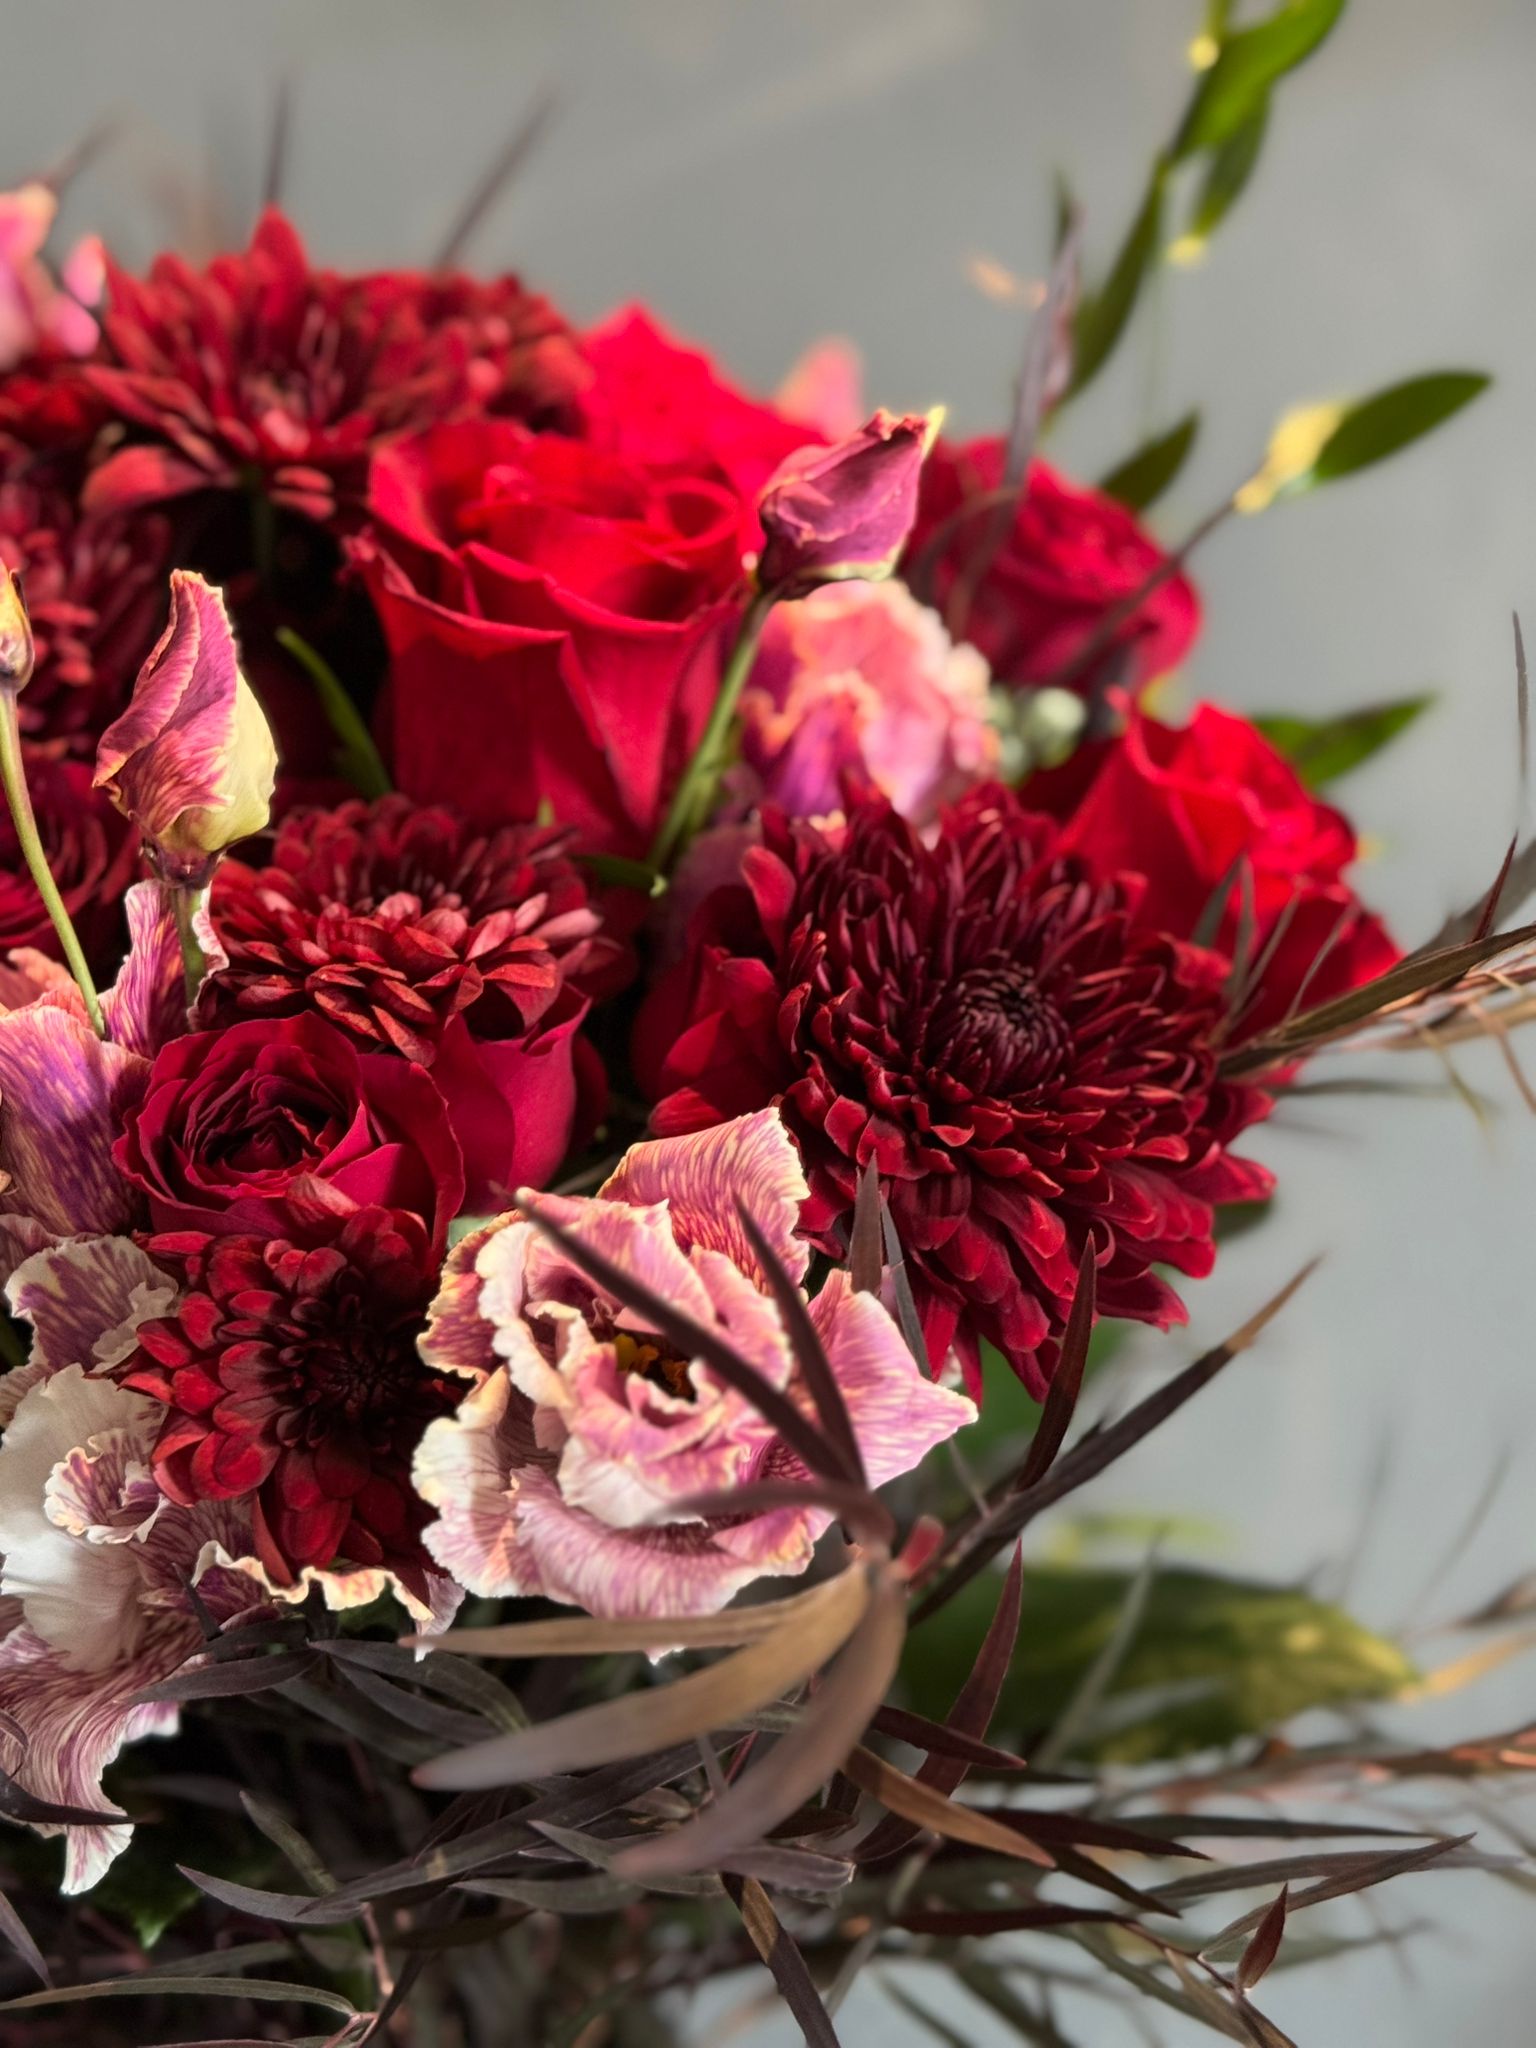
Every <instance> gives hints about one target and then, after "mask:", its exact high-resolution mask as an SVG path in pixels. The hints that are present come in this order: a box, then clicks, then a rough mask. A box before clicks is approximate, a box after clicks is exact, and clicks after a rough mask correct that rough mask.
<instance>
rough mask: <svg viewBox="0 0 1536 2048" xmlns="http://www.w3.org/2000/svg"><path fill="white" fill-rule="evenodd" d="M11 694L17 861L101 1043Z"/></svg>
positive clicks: (11, 799)
mask: <svg viewBox="0 0 1536 2048" xmlns="http://www.w3.org/2000/svg"><path fill="white" fill-rule="evenodd" d="M16 694H17V693H16V691H15V690H13V689H10V690H8V689H0V787H3V788H4V790H5V800H6V802H7V804H9V806H10V811H11V821H12V823H13V824H14V825H15V827H16V838H17V841H18V843H19V844H20V847H21V857H22V859H23V860H24V861H25V862H26V864H27V872H28V873H29V874H30V875H31V877H32V880H33V882H34V883H35V884H36V886H37V893H38V895H39V896H41V897H42V899H43V907H44V909H45V910H46V911H47V912H48V915H49V917H50V918H52V920H53V928H54V930H55V931H56V932H57V933H58V935H59V944H60V946H62V947H63V949H64V959H65V962H66V964H67V965H68V968H69V971H70V973H71V974H72V975H73V976H74V977H75V986H76V987H77V988H78V989H79V991H80V994H81V996H82V998H83V999H84V1002H85V1014H86V1015H87V1016H88V1017H89V1018H90V1020H91V1029H92V1030H93V1031H94V1032H95V1034H96V1036H97V1037H98V1038H105V1037H106V1035H107V1024H106V1019H105V1018H104V1017H103V1016H102V1014H101V998H100V997H99V996H98V995H97V993H96V984H95V982H94V981H93V980H92V979H91V970H90V968H89V967H88V966H87V964H86V958H85V953H84V950H83V949H82V947H81V944H80V940H79V938H78V937H77V935H76V932H75V927H74V925H73V924H72V923H71V922H70V916H69V912H68V911H67V910H66V909H65V908H64V898H63V897H62V896H61V895H60V894H59V890H58V884H57V883H56V882H55V881H54V879H53V874H52V871H51V870H50V868H49V866H48V856H47V854H46V853H45V852H44V851H43V842H42V840H41V839H40V838H39V837H38V831H37V819H36V817H35V816H34V814H33V810H32V798H31V797H30V795H29V794H28V792H27V777H26V771H25V769H24V768H23V767H22V763H21V723H20V720H19V719H18V718H17V715H16Z"/></svg>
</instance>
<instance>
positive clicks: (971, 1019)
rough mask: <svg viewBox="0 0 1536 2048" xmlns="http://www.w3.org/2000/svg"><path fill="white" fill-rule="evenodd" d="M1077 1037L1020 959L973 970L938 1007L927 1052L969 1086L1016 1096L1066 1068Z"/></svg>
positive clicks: (991, 962)
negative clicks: (1070, 1049)
mask: <svg viewBox="0 0 1536 2048" xmlns="http://www.w3.org/2000/svg"><path fill="white" fill-rule="evenodd" d="M1070 1043H1071V1035H1070V1033H1069V1031H1068V1029H1067V1026H1066V1024H1065V1022H1064V1021H1063V1019H1062V1016H1061V1013H1060V1011H1059V1010H1058V1009H1057V1008H1056V1005H1055V1004H1054V1003H1053V1002H1052V1000H1051V998H1050V996H1049V995H1048V994H1047V993H1046V991H1045V990H1044V989H1042V987H1041V986H1040V983H1039V981H1038V980H1037V979H1036V977H1035V976H1034V975H1033V974H1032V973H1031V972H1030V970H1029V969H1028V968H1027V967H1025V966H1023V965H1022V964H1021V963H1020V962H1019V961H1016V960H1008V959H993V960H987V961H984V962H983V963H982V964H981V965H980V966H977V967H972V968H968V969H967V970H966V972H965V973H964V974H961V975H959V976H958V977H957V978H956V980H955V981H954V982H953V983H952V984H951V986H950V988H949V989H948V990H947V991H946V992H945V994H944V995H943V997H942V998H941V999H940V1001H939V1003H938V1004H937V1006H936V1007H935V1009H934V1010H933V1012H932V1015H931V1017H930V1020H929V1026H928V1050H929V1054H930V1056H931V1057H932V1059H933V1060H934V1062H935V1064H939V1065H943V1066H944V1067H945V1068H946V1069H947V1070H948V1071H949V1072H950V1073H951V1074H953V1075H955V1077H956V1078H957V1079H960V1080H963V1081H965V1082H966V1083H967V1085H968V1086H970V1087H972V1088H976V1089H982V1090H985V1091H987V1092H988V1093H993V1094H1011V1095H1013V1094H1018V1093H1020V1092H1021V1091H1023V1090H1025V1089H1028V1088H1035V1087H1039V1086H1041V1085H1042V1084H1043V1083H1045V1082H1047V1081H1049V1080H1051V1079H1053V1078H1054V1077H1055V1075H1056V1074H1057V1073H1059V1072H1060V1069H1061V1066H1062V1062H1063V1060H1064V1059H1065V1057H1066V1054H1067V1051H1068V1048H1069V1046H1070Z"/></svg>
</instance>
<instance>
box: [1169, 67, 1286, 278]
mask: <svg viewBox="0 0 1536 2048" xmlns="http://www.w3.org/2000/svg"><path fill="white" fill-rule="evenodd" d="M1268 127H1269V94H1268V93H1265V94H1263V95H1262V96H1261V97H1260V98H1259V99H1258V100H1257V101H1256V102H1255V103H1254V106H1253V109H1252V111H1251V112H1250V113H1249V114H1248V115H1247V117H1246V118H1245V119H1244V120H1243V121H1241V122H1240V123H1239V124H1238V126H1237V127H1236V128H1234V129H1233V131H1232V133H1231V134H1230V135H1229V136H1228V137H1227V138H1226V140H1225V141H1224V142H1220V143H1218V144H1217V145H1216V147H1215V148H1214V149H1213V150H1212V151H1211V155H1210V159H1209V161H1208V162H1207V164H1206V166H1205V172H1204V175H1203V176H1202V178H1201V180H1200V189H1199V192H1198V193H1197V195H1196V198H1195V203H1194V206H1193V208H1192V209H1191V212H1190V216H1189V226H1188V227H1187V228H1186V229H1185V230H1184V233H1183V235H1182V236H1181V237H1180V242H1178V243H1175V244H1174V250H1173V253H1174V255H1175V256H1176V257H1177V256H1178V255H1179V253H1180V245H1181V244H1182V245H1183V246H1184V247H1185V248H1186V249H1198V248H1201V247H1203V245H1204V244H1205V243H1206V242H1207V241H1208V240H1209V239H1210V237H1211V236H1212V235H1213V234H1214V233H1215V232H1216V230H1217V228H1218V227H1220V225H1221V223H1222V222H1223V221H1224V220H1225V219H1226V217H1227V215H1228V214H1229V213H1230V212H1231V211H1232V208H1233V207H1234V206H1235V205H1236V204H1237V202H1238V200H1239V199H1240V198H1241V197H1242V195H1243V192H1244V190H1245V189H1246V187H1247V184H1248V181H1249V179H1250V178H1251V177H1252V176H1253V173H1254V170H1255V168H1256V167H1257V165H1258V161H1259V153H1260V151H1261V150H1262V149H1263V147H1264V136H1265V131H1266V130H1267V129H1268Z"/></svg>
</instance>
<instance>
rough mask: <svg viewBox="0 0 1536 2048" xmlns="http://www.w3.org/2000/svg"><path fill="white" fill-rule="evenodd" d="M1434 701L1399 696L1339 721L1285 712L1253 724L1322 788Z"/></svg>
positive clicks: (1426, 695)
mask: <svg viewBox="0 0 1536 2048" xmlns="http://www.w3.org/2000/svg"><path fill="white" fill-rule="evenodd" d="M1434 701H1435V700H1434V697H1433V696H1432V695H1431V694H1429V693H1428V692H1427V691H1426V692H1425V693H1424V694H1423V695H1422V696H1417V697H1394V698H1393V699H1392V700H1391V702H1390V703H1386V704H1363V705H1361V707H1360V709H1359V710H1358V711H1344V712H1341V713H1340V714H1339V716H1338V717H1337V718H1297V717H1294V716H1292V714H1291V713H1290V712H1285V711H1282V712H1274V713H1271V714H1267V715H1264V716H1261V717H1258V718H1255V719H1254V721H1253V722H1254V724H1255V725H1256V726H1257V727H1258V729H1259V731H1260V732H1261V733H1263V735H1264V737H1265V739H1267V740H1268V741H1269V743H1270V745H1271V746H1272V747H1274V748H1276V749H1277V750H1278V751H1279V752H1280V753H1282V754H1284V756H1285V758H1286V759H1287V760H1288V761H1289V762H1290V764H1291V766H1292V767H1293V768H1294V769H1295V770H1296V772H1297V774H1298V775H1299V776H1300V777H1301V779H1302V781H1303V782H1305V783H1306V784H1307V786H1308V787H1309V788H1311V789H1320V788H1321V787H1322V785H1323V784H1324V783H1325V782H1334V781H1336V780H1337V779H1338V777H1339V776H1341V775H1347V774H1348V773H1349V771H1350V770H1351V769H1352V768H1358V767H1359V766H1360V764H1361V762H1362V761H1368V760H1369V759H1370V758H1371V756H1372V754H1375V753H1377V752H1379V751H1380V749H1381V748H1382V747H1384V746H1386V744H1387V742H1388V741H1389V740H1395V739H1396V738H1397V735H1398V734H1399V733H1400V732H1403V731H1405V730H1406V729H1407V727H1409V726H1410V725H1412V723H1413V721H1414V720H1415V719H1416V718H1417V717H1418V716H1419V713H1420V712H1421V711H1427V710H1428V709H1429V707H1430V705H1431V704H1433V703H1434Z"/></svg>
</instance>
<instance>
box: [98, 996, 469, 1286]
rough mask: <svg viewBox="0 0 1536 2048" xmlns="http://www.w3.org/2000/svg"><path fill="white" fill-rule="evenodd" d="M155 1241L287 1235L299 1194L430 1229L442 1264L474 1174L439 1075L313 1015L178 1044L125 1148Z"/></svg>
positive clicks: (161, 1063) (125, 1163)
mask: <svg viewBox="0 0 1536 2048" xmlns="http://www.w3.org/2000/svg"><path fill="white" fill-rule="evenodd" d="M115 1157H116V1159H117V1163H118V1165H119V1166H120V1167H121V1169H122V1171H123V1172H124V1173H125V1174H126V1175H127V1177H128V1179H129V1180H130V1181H132V1182H133V1183H134V1184H135V1186H137V1187H139V1188H141V1189H142V1190H143V1192H144V1194H145V1196H146V1198H147V1200H148V1203H149V1213H150V1220H151V1222H152V1223H153V1225H154V1228H155V1229H156V1230H157V1231H188V1230H191V1231H201V1232H204V1233H209V1234H212V1235H216V1236H227V1235H230V1234H239V1233H246V1234H254V1235H257V1236H260V1235H263V1234H267V1235H273V1236H276V1235H280V1234H283V1233H284V1232H285V1230H286V1228H287V1225H288V1220H289V1199H288V1198H289V1197H290V1196H291V1195H293V1194H294V1193H295V1192H296V1191H297V1184H299V1183H301V1182H302V1183H308V1182H310V1181H312V1180H318V1181H320V1182H322V1183H324V1184H325V1186H326V1188H327V1189H329V1190H330V1191H331V1192H332V1193H333V1194H334V1195H337V1196H340V1197H342V1198H343V1204H342V1206H343V1207H346V1206H349V1205H362V1206H380V1207H384V1208H390V1209H398V1210H404V1211H406V1212H408V1213H409V1214H411V1215H414V1216H417V1217H419V1218H420V1219H421V1220H422V1222H423V1224H424V1225H425V1227H426V1231H427V1233H428V1235H429V1236H430V1238H431V1241H432V1244H433V1246H434V1248H435V1250H436V1252H437V1255H438V1256H441V1254H442V1250H443V1246H444V1244H445V1242H446V1237H447V1230H448V1224H449V1222H450V1221H451V1219H452V1218H453V1217H454V1216H455V1215H457V1213H458V1211H459V1208H460V1205H461V1203H462V1200H463V1195H464V1168H463V1163H462V1160H461V1158H460V1154H459V1148H458V1144H457V1142H456V1141H455V1139H454V1136H453V1133H452V1131H451V1130H450V1129H449V1126H448V1115H447V1110H446V1108H445V1106H444V1103H443V1098H442V1095H441V1094H440V1093H439V1091H438V1088H437V1086H436V1084H435V1082H434V1081H433V1080H432V1078H431V1076H430V1075H428V1074H427V1073H425V1072H423V1071H422V1069H421V1068H419V1067H414V1066H411V1065H409V1064H408V1063H407V1062H406V1061H404V1060H398V1059H392V1058H390V1057H389V1056H388V1055H386V1054H367V1053H363V1054H360V1053H359V1052H358V1051H357V1048H356V1047H355V1046H354V1045H353V1044H352V1042H351V1040H350V1039H348V1038H347V1037H346V1036H345V1035H344V1034H343V1033H342V1032H340V1031H338V1030H336V1029H335V1028H334V1027H333V1026H332V1025H330V1024H327V1023H326V1022H325V1021H324V1019H323V1018H320V1017H315V1016H299V1017H280V1018H274V1019H272V1020H271V1021H270V1022H267V1021H260V1022H254V1023H248V1024H233V1025H230V1026H229V1027H228V1028H227V1029H226V1030H222V1031H198V1032H193V1033H191V1034H190V1035H189V1036H187V1037H185V1038H176V1039H172V1040H171V1042H170V1044H169V1045H167V1046H165V1047H164V1048H163V1049H162V1050H161V1051H160V1052H159V1054H157V1056H156V1058H155V1062H154V1065H153V1067H152V1068H151V1069H150V1073H149V1081H148V1085H147V1087H146V1089H145V1092H144V1098H143V1100H142V1102H140V1104H139V1105H138V1107H137V1109H135V1110H134V1111H133V1112H132V1113H131V1115H130V1116H129V1119H128V1127H127V1130H126V1132H125V1134H124V1135H123V1137H121V1138H120V1139H119V1140H118V1142H117V1145H116V1147H115Z"/></svg>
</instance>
